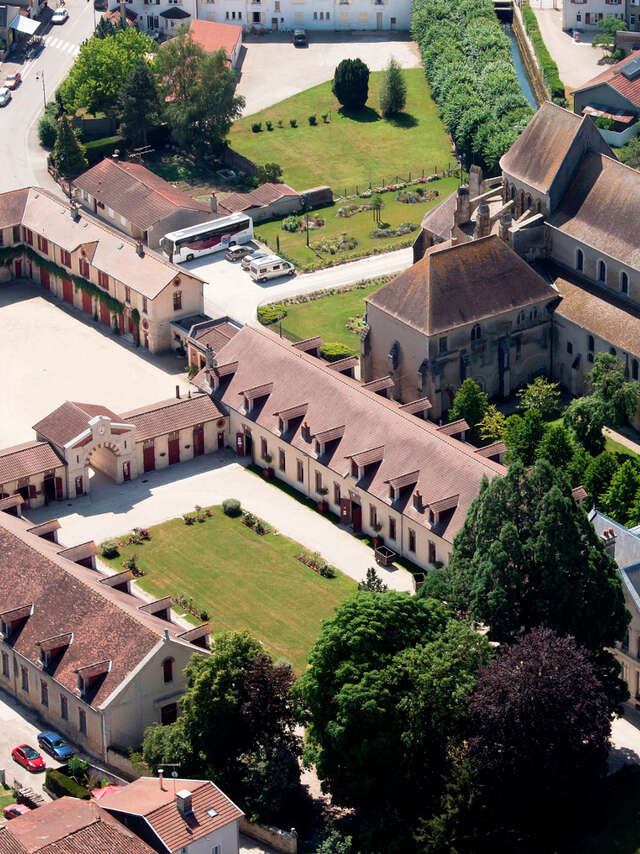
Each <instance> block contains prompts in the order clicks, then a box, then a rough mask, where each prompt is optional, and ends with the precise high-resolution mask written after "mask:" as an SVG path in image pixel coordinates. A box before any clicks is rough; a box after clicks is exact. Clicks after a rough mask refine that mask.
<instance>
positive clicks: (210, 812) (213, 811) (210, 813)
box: [207, 807, 218, 818]
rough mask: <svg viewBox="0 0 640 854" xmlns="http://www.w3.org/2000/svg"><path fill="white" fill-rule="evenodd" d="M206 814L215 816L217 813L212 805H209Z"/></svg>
mask: <svg viewBox="0 0 640 854" xmlns="http://www.w3.org/2000/svg"><path fill="white" fill-rule="evenodd" d="M207 815H209V816H211V818H215V817H216V816H217V815H218V813H217V812H216V811H215V810H214V808H213V807H209V809H208V810H207Z"/></svg>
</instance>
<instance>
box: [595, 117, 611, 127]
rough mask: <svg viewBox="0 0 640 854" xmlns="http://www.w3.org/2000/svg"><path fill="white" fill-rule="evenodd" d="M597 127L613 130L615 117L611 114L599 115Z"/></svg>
mask: <svg viewBox="0 0 640 854" xmlns="http://www.w3.org/2000/svg"><path fill="white" fill-rule="evenodd" d="M596 127H597V128H602V130H611V129H612V128H613V119H612V118H609V116H598V118H597V119H596Z"/></svg>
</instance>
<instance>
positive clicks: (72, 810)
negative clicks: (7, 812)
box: [0, 797, 153, 854]
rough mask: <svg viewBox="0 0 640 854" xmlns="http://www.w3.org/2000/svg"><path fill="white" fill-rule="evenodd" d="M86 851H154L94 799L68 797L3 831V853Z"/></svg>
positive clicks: (0, 842) (115, 853)
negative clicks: (84, 799) (102, 808)
mask: <svg viewBox="0 0 640 854" xmlns="http://www.w3.org/2000/svg"><path fill="white" fill-rule="evenodd" d="M5 834H6V836H5ZM12 845H13V846H14V847H11V846H12ZM87 852H91V854H153V848H150V847H149V846H148V845H147V844H146V842H143V841H142V840H141V839H139V838H138V837H137V836H135V834H133V833H132V832H131V831H130V830H127V828H126V827H124V826H123V825H122V824H120V822H118V821H117V820H116V819H114V818H113V817H112V816H110V815H109V813H107V812H104V811H103V810H101V809H100V808H99V807H98V806H97V804H95V803H94V802H93V801H81V800H78V799H77V798H69V797H63V798H60V799H59V800H57V801H53V802H51V803H48V804H43V805H42V806H40V807H38V809H36V810H32V811H31V812H28V813H25V814H24V815H21V816H18V817H17V818H14V819H12V820H11V823H10V824H8V825H7V828H6V831H5V832H4V833H2V832H0V854H14V853H15V854H87Z"/></svg>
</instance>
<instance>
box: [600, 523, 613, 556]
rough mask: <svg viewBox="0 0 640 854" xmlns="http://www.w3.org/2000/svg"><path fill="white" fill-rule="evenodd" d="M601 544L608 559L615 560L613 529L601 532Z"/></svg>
mask: <svg viewBox="0 0 640 854" xmlns="http://www.w3.org/2000/svg"><path fill="white" fill-rule="evenodd" d="M602 544H603V545H604V551H605V554H608V555H609V557H612V558H615V556H616V535H615V533H614V531H613V528H607V529H606V530H604V531H603V532H602Z"/></svg>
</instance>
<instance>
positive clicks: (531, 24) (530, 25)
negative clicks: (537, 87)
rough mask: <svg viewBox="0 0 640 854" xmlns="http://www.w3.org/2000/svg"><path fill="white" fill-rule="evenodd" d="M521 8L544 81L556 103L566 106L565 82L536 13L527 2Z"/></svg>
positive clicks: (525, 26)
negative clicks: (544, 37) (546, 42)
mask: <svg viewBox="0 0 640 854" xmlns="http://www.w3.org/2000/svg"><path fill="white" fill-rule="evenodd" d="M520 9H521V11H522V20H523V21H524V28H525V30H526V31H527V33H528V34H529V38H530V39H531V43H532V44H533V49H534V50H535V52H536V56H537V57H538V63H539V64H540V68H541V70H542V76H543V77H544V82H545V83H546V84H547V87H548V89H549V93H550V95H551V98H552V99H553V101H554V103H556V104H560V106H561V107H566V106H567V99H566V98H565V96H564V83H563V82H562V80H561V79H560V73H559V71H558V66H557V65H556V64H555V62H554V61H553V59H552V58H551V54H550V53H549V51H548V50H547V46H546V45H545V43H544V39H543V38H542V33H541V32H540V27H539V26H538V21H537V19H536V16H535V13H534V12H533V11H532V9H531V7H530V6H529V5H528V4H527V3H523V4H522V6H521V7H520Z"/></svg>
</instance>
